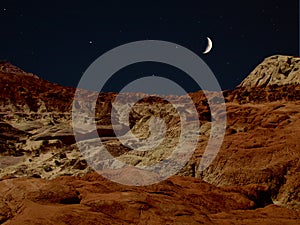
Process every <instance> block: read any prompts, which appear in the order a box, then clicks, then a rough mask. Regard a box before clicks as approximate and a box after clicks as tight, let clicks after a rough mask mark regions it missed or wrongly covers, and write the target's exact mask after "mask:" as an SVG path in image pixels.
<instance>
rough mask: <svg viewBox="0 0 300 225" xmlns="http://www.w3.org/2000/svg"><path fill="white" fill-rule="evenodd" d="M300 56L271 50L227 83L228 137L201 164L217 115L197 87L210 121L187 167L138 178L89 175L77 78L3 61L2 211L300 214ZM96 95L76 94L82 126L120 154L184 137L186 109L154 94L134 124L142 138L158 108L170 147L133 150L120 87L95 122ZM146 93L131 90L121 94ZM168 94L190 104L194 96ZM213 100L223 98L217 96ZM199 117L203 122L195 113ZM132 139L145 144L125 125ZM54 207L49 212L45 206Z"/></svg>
mask: <svg viewBox="0 0 300 225" xmlns="http://www.w3.org/2000/svg"><path fill="white" fill-rule="evenodd" d="M299 63H300V60H298V58H295V57H289V56H273V57H270V58H267V59H266V60H265V61H264V62H263V63H262V64H261V65H259V66H258V67H257V68H256V69H255V70H254V71H253V72H252V73H251V74H250V75H249V76H248V77H247V78H246V79H245V80H244V81H243V82H242V83H241V85H239V86H238V87H237V88H236V89H235V90H232V91H225V92H224V96H225V100H226V107H227V114H225V112H223V111H220V112H218V113H217V114H216V115H214V117H215V118H216V117H224V116H226V117H227V128H226V135H225V139H224V143H223V145H222V147H221V150H220V152H219V154H218V156H217V158H216V159H215V160H214V162H213V163H212V165H211V166H210V167H209V168H208V169H206V170H205V171H203V172H199V170H198V166H199V162H200V160H201V158H202V155H203V152H204V150H205V147H206V145H207V141H208V138H209V136H210V129H211V120H212V118H211V115H210V110H209V106H208V103H207V100H206V98H205V96H204V94H203V92H201V91H200V92H197V93H191V94H190V96H191V98H192V99H193V102H194V103H195V106H196V108H197V110H198V116H199V119H200V123H201V127H200V131H199V140H198V145H197V149H196V151H195V153H194V154H193V156H192V158H191V159H190V161H189V162H188V163H187V165H186V166H185V167H184V168H183V169H182V170H181V171H180V172H179V173H178V175H181V176H176V177H174V178H170V179H169V180H168V181H164V182H162V183H160V184H157V185H152V186H149V187H140V188H134V187H130V188H129V187H126V186H122V185H117V184H114V183H112V182H109V181H107V180H105V179H103V178H101V177H99V176H97V175H95V174H93V175H86V174H90V173H91V172H93V170H92V169H91V168H90V167H89V166H88V164H87V162H86V160H85V159H84V158H83V156H82V154H81V153H80V151H79V150H78V148H77V145H76V144H75V139H74V137H73V131H72V126H71V123H72V121H71V115H70V111H71V108H72V101H73V95H74V91H75V90H74V89H73V88H67V87H61V86H59V85H56V84H51V83H49V82H47V81H44V80H42V79H41V78H38V77H37V76H35V75H32V74H28V73H26V72H24V71H22V70H20V69H18V68H16V67H14V66H12V65H11V64H9V63H7V62H4V63H0V90H2V91H0V112H1V113H0V122H1V128H0V155H1V156H0V178H1V177H2V181H0V183H2V184H1V185H0V187H1V188H0V189H1V191H0V193H1V194H0V205H2V206H3V207H2V206H1V210H0V221H2V222H4V221H6V223H5V224H35V223H36V224H38V223H40V221H45V223H44V224H53V223H55V220H57V218H59V220H60V221H62V222H61V224H76V223H80V224H84V222H86V223H91V221H92V219H94V220H95V221H97V223H98V224H118V223H120V224H127V223H128V224H129V223H138V222H140V223H141V224H143V222H144V221H145V220H146V219H145V218H148V219H150V222H149V224H151V222H152V221H153V224H174V223H179V224H184V223H186V224H190V223H191V221H194V222H195V224H199V223H200V224H201V223H205V224H232V223H234V224H257V223H264V224H271V223H272V224H274V223H275V224H277V223H278V224H293V223H294V224H298V223H299V221H298V218H299V209H300V201H299V196H300V185H299V178H300V177H299V176H300V169H299V168H300V161H299V157H300V146H299V144H298V137H299V134H300V128H299V127H300V97H299V96H300V85H298V77H299V73H300V71H299V73H298V72H297V71H298V70H297V69H296V68H298V65H300V64H299ZM211 94H214V93H211ZM94 95H95V93H90V92H87V91H84V90H82V91H81V93H80V99H79V100H78V101H77V102H76V105H77V107H79V108H80V109H81V110H82V111H83V112H84V113H85V115H86V118H85V119H84V120H79V122H78V123H77V124H75V125H76V126H79V127H80V128H81V130H80V135H81V136H80V137H81V141H80V144H81V145H83V146H84V145H91V144H93V143H94V142H95V143H96V142H97V139H95V138H96V137H97V136H98V135H99V136H100V138H101V139H102V141H103V142H104V143H105V146H106V147H107V149H109V151H110V153H111V154H112V155H113V156H115V157H116V158H118V159H119V160H120V161H123V162H126V163H128V164H131V165H145V164H152V163H153V162H156V161H159V160H161V159H163V158H165V157H166V156H168V154H170V152H171V151H172V149H173V147H174V145H176V143H177V142H176V140H177V137H178V134H179V132H180V120H179V118H178V115H177V113H176V111H174V109H173V108H172V106H171V105H170V104H169V103H168V102H165V101H163V100H161V99H155V98H152V99H151V98H149V99H145V100H143V101H141V102H139V103H138V104H136V105H135V106H134V107H133V109H132V110H131V112H130V127H131V128H132V130H133V131H134V133H135V134H136V135H138V136H139V137H141V138H146V137H148V136H149V135H150V133H149V126H150V121H151V118H153V117H156V116H158V117H160V118H163V119H164V120H165V121H166V122H167V138H166V140H165V142H162V145H161V146H160V148H158V149H156V150H155V151H154V152H148V153H147V152H142V153H141V152H136V151H130V149H129V148H128V147H126V146H124V145H123V144H122V143H121V142H120V141H119V140H118V139H117V138H116V137H115V133H114V131H113V129H112V126H111V120H110V112H111V110H115V109H114V108H112V104H111V102H112V101H113V100H114V99H115V97H116V95H115V94H112V93H109V94H105V93H101V94H100V95H99V97H98V103H97V110H96V122H97V133H91V132H90V126H91V124H92V123H91V119H90V118H93V117H94V115H91V111H92V110H91V104H90V103H89V99H90V98H91V96H94ZM139 95H140V94H138V93H135V94H134V93H128V94H124V95H123V96H122V102H124V103H126V102H129V101H130V99H132V98H136V97H137V96H139ZM169 97H170V98H171V99H173V100H174V101H175V102H177V103H179V104H182V110H183V109H185V110H187V111H188V112H189V110H190V109H189V108H187V107H186V100H185V96H181V97H178V96H169ZM214 101H215V102H216V103H217V102H218V97H217V96H216V97H215V98H214ZM118 110H119V111H116V115H117V116H116V117H114V118H113V120H120V121H118V122H120V124H121V126H119V127H118V129H120V131H121V133H122V129H123V128H122V126H123V125H124V124H125V122H124V121H123V119H122V118H124V110H122V109H121V110H120V109H118ZM189 119H190V122H191V123H193V120H194V119H195V118H189ZM197 119H198V118H197ZM122 124H123V125H122ZM123 141H124V143H126V144H131V145H132V144H133V146H134V144H135V143H132V139H131V138H130V137H128V136H126V133H124V140H123ZM62 175H65V176H68V177H61V176H62ZM76 175H79V176H84V175H85V176H84V178H80V177H74V176H76ZM184 176H186V177H188V178H184ZM18 177H27V178H18ZM28 177H31V178H28ZM192 177H194V178H192ZM9 178H10V179H9ZM38 178H44V179H50V180H44V179H38ZM52 179H55V180H52ZM145 179H147V178H145ZM171 183H172V184H171ZM55 185H58V186H59V185H60V186H59V187H58V186H55ZM216 186H218V187H216ZM40 187H43V188H40ZM108 187H109V188H108ZM108 189H109V190H108ZM154 189H155V190H154ZM157 189H160V190H158V191H157ZM161 189H162V190H163V191H162V190H161ZM20 190H22V191H20ZM60 190H62V192H63V193H62V192H61V191H60ZM64 191H65V192H64ZM66 192H68V193H70V196H69V195H68V194H64V193H66ZM95 193H96V194H95ZM97 193H98V194H97ZM124 193H125V194H124ZM216 193H217V195H216ZM127 194H128V195H127ZM182 196H185V197H184V198H182ZM187 196H189V197H187ZM192 196H193V197H192ZM183 199H185V200H183ZM216 202H217V203H218V204H216ZM15 203H16V204H15ZM57 207H58V208H57ZM260 207H261V208H260ZM37 209H38V210H37ZM115 209H118V212H116V210H115ZM250 209H251V210H250ZM44 210H49V212H50V213H49V215H43V213H42V212H43V211H44ZM32 212H35V213H32ZM274 212H277V213H274ZM28 215H30V216H28ZM83 215H84V216H83ZM279 215H282V216H279ZM99 216H100V217H99ZM128 217H130V218H128ZM98 218H103V219H102V220H99V219H98ZM70 221H71V222H70ZM56 224H57V223H56ZM145 224H146V222H145Z"/></svg>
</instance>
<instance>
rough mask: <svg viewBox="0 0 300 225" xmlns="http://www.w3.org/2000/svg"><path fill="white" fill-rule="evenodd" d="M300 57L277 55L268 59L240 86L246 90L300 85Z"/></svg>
mask: <svg viewBox="0 0 300 225" xmlns="http://www.w3.org/2000/svg"><path fill="white" fill-rule="evenodd" d="M299 70H300V57H292V56H283V55H275V56H271V57H268V58H266V59H265V60H264V61H263V62H262V63H261V64H259V65H258V66H257V67H256V68H255V69H254V70H253V71H252V72H251V73H250V75H249V76H247V78H246V79H245V80H244V81H243V82H242V83H241V84H240V85H239V86H238V87H246V88H257V87H267V86H272V85H289V84H300V71H299Z"/></svg>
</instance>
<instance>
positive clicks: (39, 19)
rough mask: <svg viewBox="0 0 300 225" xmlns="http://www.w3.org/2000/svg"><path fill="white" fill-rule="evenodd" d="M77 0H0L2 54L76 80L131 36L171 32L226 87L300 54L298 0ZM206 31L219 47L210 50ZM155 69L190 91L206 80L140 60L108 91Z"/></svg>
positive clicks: (64, 80)
mask: <svg viewBox="0 0 300 225" xmlns="http://www.w3.org/2000/svg"><path fill="white" fill-rule="evenodd" d="M78 2H81V3H77V1H61V2H59V1H21V0H20V1H15V0H11V1H1V3H0V27H1V35H0V43H1V44H0V59H2V60H8V61H10V62H11V63H13V64H14V65H16V66H18V67H20V68H22V69H23V70H25V71H27V72H32V73H34V74H37V75H38V76H40V77H42V78H44V79H46V80H49V81H51V82H54V83H59V84H61V85H66V86H76V85H77V83H78V81H79V79H80V78H81V75H82V74H83V72H84V71H85V70H86V69H87V67H88V66H89V65H90V64H91V63H92V62H93V61H94V60H95V59H96V58H98V57H99V56H100V55H101V54H103V53H105V52H106V51H108V50H110V49H112V48H114V47H117V46H119V45H121V44H125V43H128V42H132V41H138V40H146V39H147V40H164V41H170V42H174V43H177V44H179V45H182V46H184V47H186V48H188V49H190V50H192V51H193V52H195V53H196V54H198V55H199V56H200V57H201V58H202V59H203V60H204V61H205V62H206V63H207V64H208V66H209V67H210V68H211V69H212V71H213V72H214V74H215V75H216V77H217V79H218V81H219V83H220V85H221V87H222V89H233V88H234V87H235V86H236V85H238V84H239V83H240V82H241V81H242V80H243V79H244V78H245V77H246V76H247V75H248V74H249V72H250V71H251V70H253V69H254V67H255V66H256V65H257V64H258V63H260V62H261V61H262V60H263V59H264V58H265V57H268V56H271V55H274V54H285V55H294V56H297V55H298V54H299V2H298V1H296V0H289V1H282V0H263V1H262V0H252V1H236V0H235V1H230V0H228V1H199V0H198V1H169V2H167V1H159V3H154V2H152V1H139V2H138V3H133V2H132V1H131V3H130V2H129V1H124V0H123V1H111V3H110V5H108V4H104V3H102V1H88V0H86V1H78ZM206 37H210V38H211V39H212V40H213V46H214V47H213V49H212V51H211V52H210V53H209V54H207V55H203V54H202V52H203V51H204V49H205V47H206V45H207V40H206ZM121 73H123V75H122V77H121V75H120V74H121ZM124 74H125V76H124ZM152 74H155V75H158V76H159V75H161V74H163V76H165V77H168V78H170V79H173V80H174V81H176V82H178V83H180V84H181V85H182V86H183V87H184V88H185V89H186V90H187V91H196V90H197V89H198V88H199V87H198V86H196V85H195V84H194V83H193V81H191V80H189V79H188V78H187V76H186V74H184V73H183V72H181V71H179V70H177V69H175V68H172V67H171V66H167V65H162V64H158V63H141V64H137V65H131V66H128V68H125V69H123V70H122V71H120V72H119V73H117V74H115V76H114V77H113V78H112V79H111V80H110V82H109V83H108V84H107V85H106V87H105V91H118V90H120V88H121V87H122V86H124V85H126V83H128V82H130V81H132V80H134V79H136V78H138V77H140V76H146V75H147V76H149V75H152ZM120 77H121V78H120Z"/></svg>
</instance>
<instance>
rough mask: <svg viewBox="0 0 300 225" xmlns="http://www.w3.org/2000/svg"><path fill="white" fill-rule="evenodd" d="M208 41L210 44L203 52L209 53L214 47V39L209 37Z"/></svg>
mask: <svg viewBox="0 0 300 225" xmlns="http://www.w3.org/2000/svg"><path fill="white" fill-rule="evenodd" d="M207 41H208V44H207V47H206V49H205V51H204V52H203V54H207V53H209V52H210V51H211V49H212V47H213V43H212V40H211V39H210V38H209V37H207Z"/></svg>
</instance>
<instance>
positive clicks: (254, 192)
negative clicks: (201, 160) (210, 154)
mask: <svg viewBox="0 0 300 225" xmlns="http://www.w3.org/2000/svg"><path fill="white" fill-rule="evenodd" d="M0 193H1V197H0V205H1V208H0V222H2V223H3V222H5V224H7V225H13V224H31V225H34V224H45V225H47V224H54V223H56V224H57V223H58V222H57V221H59V223H61V224H81V225H84V224H193V223H195V224H224V221H225V222H228V223H234V224H245V221H251V222H252V223H253V224H254V223H261V221H264V224H274V221H277V222H278V221H279V222H281V223H288V224H297V220H298V218H299V216H300V214H299V212H295V211H292V210H288V209H284V208H281V207H276V206H271V205H269V203H270V194H269V192H268V189H267V188H266V187H264V186H258V185H252V186H245V187H226V188H217V187H214V186H212V185H210V184H208V183H205V182H202V181H200V180H198V179H195V178H184V177H178V176H175V177H173V178H171V179H168V180H166V181H163V182H161V183H160V184H157V185H151V186H147V187H128V186H123V185H119V184H116V183H112V182H111V181H108V180H105V179H103V178H102V177H101V176H99V175H97V174H89V175H86V176H84V177H82V178H79V177H60V178H57V179H55V180H51V181H49V180H43V179H38V178H18V179H6V180H2V181H0ZM261 195H263V196H265V201H264V202H260V201H259V200H258V198H259V197H260V196H261ZM262 205H267V207H265V208H259V207H261V206H262ZM268 205H269V206H268ZM274 211H275V212H277V213H274Z"/></svg>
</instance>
